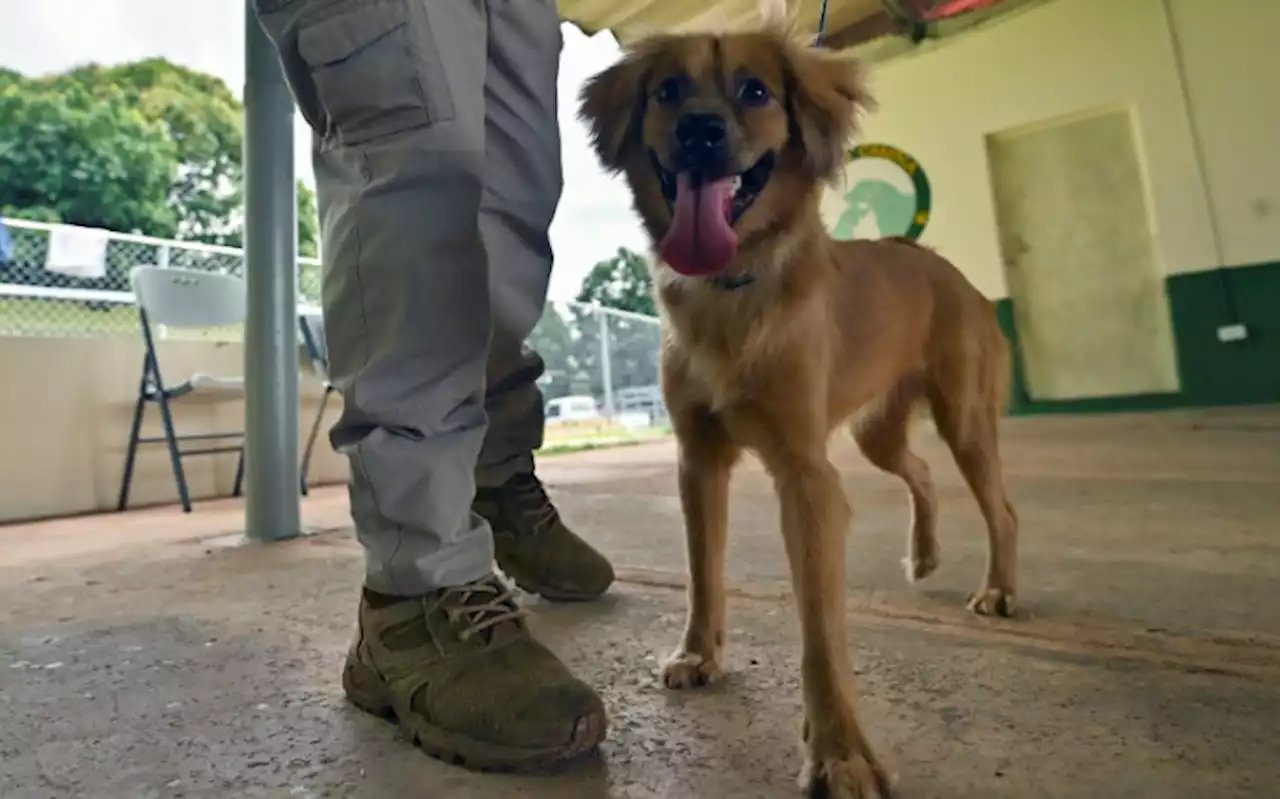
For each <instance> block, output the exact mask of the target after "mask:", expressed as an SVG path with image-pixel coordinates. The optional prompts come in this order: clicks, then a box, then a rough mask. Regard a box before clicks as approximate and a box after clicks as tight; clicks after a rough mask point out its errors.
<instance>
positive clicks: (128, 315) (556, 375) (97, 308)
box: [0, 219, 666, 438]
mask: <svg viewBox="0 0 1280 799" xmlns="http://www.w3.org/2000/svg"><path fill="white" fill-rule="evenodd" d="M4 224H5V226H6V227H7V228H8V230H9V234H10V237H11V238H12V243H13V254H12V257H11V258H10V259H9V261H8V262H7V263H2V264H0V337H9V338H12V337H38V338H50V337H63V338H66V337H71V338H98V337H102V336H121V335H124V336H137V335H139V329H140V328H139V325H138V316H137V311H136V309H135V307H134V300H133V293H132V291H131V290H130V287H129V270H130V269H132V268H133V267H135V266H137V265H139V264H154V265H157V266H172V267H183V268H188V269H207V270H209V271H215V272H225V273H230V274H234V275H243V273H244V253H243V252H242V251H241V250H238V249H234V248H231V247H217V246H213V245H208V244H200V243H197V242H185V241H171V240H168V239H157V238H152V237H149V236H133V235H126V234H121V233H110V234H109V235H108V240H107V250H106V264H105V270H104V271H103V272H102V274H100V275H95V276H92V277H84V276H77V275H68V274H65V273H63V272H57V271H50V270H49V269H47V268H46V259H47V255H48V251H49V241H50V236H51V234H52V233H53V231H54V230H56V229H57V228H58V227H60V226H58V225H50V224H45V223H40V222H28V221H24V220H16V219H12V220H11V219H5V220H4ZM298 294H299V298H298V299H299V303H300V304H302V305H307V306H318V305H319V304H320V263H319V261H318V260H316V259H314V258H299V259H298ZM238 336H239V331H219V332H218V334H217V337H218V338H219V339H225V338H228V337H229V338H232V339H234V338H238ZM205 338H207V336H205ZM529 343H530V345H532V346H533V347H534V349H536V350H537V351H538V353H539V354H540V355H541V356H542V358H543V360H544V361H545V363H546V371H545V373H544V374H543V376H542V378H541V380H540V381H539V382H540V383H541V385H542V389H543V394H544V395H545V397H546V399H547V401H548V404H547V414H548V425H549V426H556V427H560V428H564V429H567V430H574V429H581V430H582V435H583V437H584V438H590V437H593V436H595V435H598V434H604V435H607V434H609V430H612V429H614V428H616V427H618V426H619V425H621V426H625V427H627V428H640V429H644V428H653V427H655V426H656V427H661V426H664V425H665V422H666V413H665V410H664V409H663V407H662V402H661V399H660V398H659V395H658V389H657V385H658V350H659V328H658V320H657V319H655V318H653V317H649V316H644V315H641V314H633V313H627V312H624V311H618V310H615V309H612V308H601V307H598V306H591V305H584V304H581V303H572V302H568V303H550V304H548V306H547V309H546V312H545V313H544V314H543V317H542V320H541V321H540V322H539V324H538V327H537V328H536V329H535V330H534V332H533V335H531V336H530V339H529Z"/></svg>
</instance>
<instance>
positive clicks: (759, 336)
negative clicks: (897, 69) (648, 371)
mask: <svg viewBox="0 0 1280 799" xmlns="http://www.w3.org/2000/svg"><path fill="white" fill-rule="evenodd" d="M869 103H870V100H869V98H868V97H867V95H866V94H865V93H864V90H863V86H862V81H861V74H860V69H859V66H858V65H857V64H856V63H855V62H854V61H853V60H851V59H850V58H849V57H848V56H847V55H842V54H838V53H832V52H829V51H825V50H821V49H817V48H812V47H806V46H802V45H799V44H797V43H796V42H795V41H794V40H793V39H792V37H791V36H790V35H789V34H788V33H787V32H786V31H784V30H778V31H776V32H773V31H771V30H766V31H763V32H758V33H745V34H726V35H712V34H705V35H678V36H658V37H654V38H650V39H648V40H646V41H644V42H642V43H640V44H638V45H636V46H635V47H634V48H632V49H630V51H629V52H628V53H627V54H626V55H625V57H624V58H623V59H622V60H621V61H619V62H618V63H617V64H615V65H614V66H612V67H611V68H609V69H608V70H606V71H604V72H603V73H601V74H599V75H597V76H596V77H595V78H593V79H592V80H591V81H590V82H589V83H588V85H587V86H586V87H585V88H584V90H583V94H582V116H583V118H584V119H585V120H586V121H587V122H588V123H589V124H590V126H591V130H592V133H593V139H594V141H593V144H594V147H595V149H596V151H597V154H598V155H599V156H600V159H601V161H602V162H603V164H604V165H605V166H606V167H607V168H608V169H610V170H612V171H615V172H622V173H623V174H624V175H625V176H626V179H627V181H628V183H629V185H630V187H631V190H632V192H633V194H634V196H635V204H636V208H637V210H638V211H639V213H640V215H641V217H642V218H643V221H644V224H645V226H646V228H647V230H648V232H649V234H650V235H651V236H652V238H653V240H654V242H655V244H656V245H657V249H658V252H659V253H660V255H661V262H660V263H659V264H658V265H657V266H656V267H655V275H654V277H655V283H656V286H657V295H658V300H659V305H660V307H661V310H662V316H663V319H664V324H663V329H664V332H663V349H662V384H663V394H664V397H665V399H666V403H667V408H668V410H669V412H670V414H671V419H672V422H673V426H674V429H675V433H676V436H677V438H678V441H679V451H680V456H679V489H680V499H681V503H682V506H683V510H684V516H685V527H686V536H687V541H688V561H689V570H690V585H689V609H688V618H687V622H686V627H685V631H684V638H683V640H682V641H681V644H680V648H679V649H678V651H677V652H676V653H675V654H674V655H673V656H672V657H671V659H670V660H669V661H668V662H667V663H666V666H665V669H664V672H663V679H664V681H665V682H666V684H667V685H668V686H669V687H672V688H684V687H688V686H696V685H704V684H706V683H707V682H709V681H711V680H713V679H714V678H716V677H717V676H718V675H719V674H721V671H722V667H723V663H724V646H725V597H724V553H725V538H726V533H727V529H726V527H727V521H728V520H727V510H728V507H727V506H728V485H729V473H730V470H731V469H732V467H733V465H734V463H735V462H736V461H737V460H738V457H739V454H740V451H741V450H742V449H744V448H746V449H750V450H752V451H754V452H756V453H757V454H758V455H759V456H760V458H761V460H762V461H763V463H764V464H765V466H766V467H767V468H768V470H769V472H770V474H771V475H772V477H773V480H774V483H775V486H776V489H777V492H778V497H779V500H780V503H781V507H782V519H781V522H782V533H783V537H784V538H785V541H786V551H787V555H788V558H789V561H790V566H791V583H792V588H793V590H794V591H795V596H796V599H797V602H798V605H799V612H800V623H801V635H802V639H803V659H802V664H803V665H802V681H803V691H804V704H805V724H804V736H803V737H804V746H805V755H806V757H805V766H804V769H803V772H802V774H801V782H802V785H803V787H804V788H805V789H806V790H807V791H808V792H809V795H811V796H831V797H873V796H888V795H889V792H890V786H889V779H888V777H887V774H886V772H885V770H884V768H883V767H882V766H881V765H880V763H879V761H878V760H877V758H876V757H875V755H874V753H873V752H872V749H871V747H870V745H869V744H868V742H867V739H866V737H865V736H864V734H863V731H862V729H861V728H860V726H859V724H858V720H857V716H856V713H855V691H854V679H853V667H852V664H851V661H850V656H849V650H848V641H847V638H846V632H845V585H844V576H845V575H844V564H845V544H844V540H845V534H846V531H847V528H848V525H849V520H850V508H849V505H848V502H847V501H846V499H845V496H844V493H843V491H842V489H841V485H840V477H839V475H838V474H837V472H836V470H835V468H834V467H833V466H832V465H831V463H830V461H829V460H828V457H827V440H828V438H829V436H830V434H831V432H832V431H833V430H835V429H836V428H837V427H840V426H842V425H848V426H849V427H850V429H851V430H852V432H853V435H854V437H855V438H856V440H857V443H858V445H859V447H860V448H861V450H862V452H863V453H864V454H865V455H866V457H867V458H868V459H869V460H870V461H871V462H872V463H874V464H875V465H876V466H878V467H879V468H881V469H883V470H884V471H886V472H889V473H891V474H894V475H897V476H898V477H899V478H901V479H902V480H903V481H904V482H905V483H906V485H907V487H908V488H909V489H910V495H911V506H912V525H911V532H910V544H909V549H908V557H907V561H906V564H907V574H908V577H909V578H910V579H912V580H917V579H920V578H923V577H926V576H927V575H929V574H930V573H931V572H933V570H934V569H936V568H937V566H938V544H937V541H936V539H935V537H934V526H935V516H936V513H935V500H934V492H933V485H932V482H931V480H930V477H929V469H928V466H927V465H926V464H925V463H924V461H922V460H921V459H920V458H919V457H917V456H916V455H914V454H913V453H912V452H911V451H910V449H909V448H908V444H907V439H908V428H909V426H910V419H911V416H912V415H913V410H914V408H915V407H916V406H917V405H921V404H925V403H927V405H928V408H929V409H930V411H931V412H932V415H933V418H934V421H935V424H936V425H937V428H938V430H939V432H940V433H941V435H942V437H943V438H944V439H945V440H946V441H947V443H948V444H949V445H950V447H951V451H952V452H953V453H954V455H955V458H956V461H957V463H958V464H959V467H960V469H961V471H962V472H963V473H964V476H965V478H966V479H967V480H968V483H969V485H970V487H971V488H972V489H973V493H974V494H975V495H976V497H977V499H978V503H979V505H980V506H981V508H982V512H983V515H984V517H985V519H986V523H987V528H988V531H989V544H990V547H989V555H988V564H987V569H986V575H985V578H984V579H983V582H982V585H981V586H980V587H979V589H978V591H977V592H976V593H975V594H974V595H973V596H972V598H971V599H970V600H969V608H970V609H971V610H972V611H973V612H975V613H979V614H984V615H1010V614H1012V612H1013V607H1014V594H1015V589H1016V573H1015V571H1016V564H1015V561H1016V557H1017V519H1016V516H1015V514H1014V511H1013V508H1012V506H1011V505H1010V504H1009V502H1008V500H1007V499H1006V498H1005V489H1004V485H1003V482H1002V478H1001V473H1000V457H999V454H998V451H997V443H996V433H997V425H998V422H999V419H1000V417H1001V415H1002V413H1003V403H1004V398H1005V394H1006V390H1007V373H1008V369H1009V354H1008V346H1007V343H1006V341H1005V339H1004V336H1003V334H1002V333H1001V331H1000V329H999V327H998V325H997V323H996V319H995V315H994V311H993V307H992V304H991V303H990V302H989V301H988V300H987V299H986V298H985V297H984V296H983V295H982V294H981V293H979V292H978V291H977V289H975V288H974V287H973V286H972V285H971V284H970V283H969V282H968V281H967V280H966V279H965V277H964V276H963V275H962V274H961V273H960V272H959V271H958V270H957V269H956V268H955V267H954V266H952V265H951V264H950V263H949V262H947V261H946V260H944V259H943V258H941V257H940V256H938V255H936V254H934V253H933V252H932V251H930V250H928V249H926V248H924V247H921V246H919V245H917V244H915V243H913V242H911V241H909V240H905V239H887V240H883V241H834V240H832V239H831V238H830V237H829V236H828V235H827V232H826V230H825V228H824V226H823V223H822V221H821V219H820V218H819V213H818V201H819V195H820V192H821V188H822V186H823V184H824V183H826V182H828V181H831V180H833V179H834V178H836V177H837V176H838V174H839V172H840V170H841V165H842V164H843V152H844V149H845V147H846V145H847V143H848V142H849V140H850V139H851V137H852V136H853V134H854V133H855V130H856V119H857V114H858V112H859V110H860V109H861V108H865V107H867V106H868V105H869Z"/></svg>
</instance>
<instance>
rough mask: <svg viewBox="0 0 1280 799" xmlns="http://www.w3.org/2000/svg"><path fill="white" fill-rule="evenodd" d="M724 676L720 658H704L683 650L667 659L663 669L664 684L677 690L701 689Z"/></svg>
mask: <svg viewBox="0 0 1280 799" xmlns="http://www.w3.org/2000/svg"><path fill="white" fill-rule="evenodd" d="M722 676H724V669H723V668H722V667H721V666H720V659H719V658H718V657H703V656H702V655H699V654H698V653H696V652H687V651H685V650H681V651H679V652H677V653H675V654H674V655H672V656H671V657H670V658H668V659H667V662H666V665H664V666H663V667H662V683H663V685H666V686H667V687H668V688H673V689H676V690H680V689H684V688H701V687H703V686H705V685H710V684H711V683H713V682H715V681H716V680H718V679H720V678H721V677H722Z"/></svg>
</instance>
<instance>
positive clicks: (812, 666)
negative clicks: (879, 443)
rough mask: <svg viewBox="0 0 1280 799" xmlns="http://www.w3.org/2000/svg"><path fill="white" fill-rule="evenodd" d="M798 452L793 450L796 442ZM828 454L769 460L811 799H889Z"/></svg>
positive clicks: (845, 512) (843, 512) (804, 774)
mask: <svg viewBox="0 0 1280 799" xmlns="http://www.w3.org/2000/svg"><path fill="white" fill-rule="evenodd" d="M791 446H793V447H794V443H791ZM824 449H825V448H824V447H821V446H820V445H817V444H816V443H815V446H814V447H811V448H805V449H804V450H791V451H789V452H788V451H781V452H773V453H766V458H765V460H766V463H767V464H768V466H769V468H770V471H771V472H772V473H773V475H774V480H775V482H776V484H777V489H778V498H779V500H780V503H781V506H782V533H783V537H784V538H785V540H786V548H787V558H788V560H789V561H790V564H791V585H792V589H793V590H794V591H795V595H796V600H797V604H798V606H799V611H800V634H801V638H802V646H803V652H802V655H801V681H802V688H803V691H804V706H805V724H804V735H803V738H804V743H803V745H804V751H805V762H804V767H803V769H802V771H801V774H800V784H801V787H802V788H803V789H804V790H805V792H806V795H807V796H813V797H818V796H823V797H833V799H874V798H875V797H879V798H880V799H888V797H890V795H891V792H890V782H889V778H888V775H887V773H886V772H885V770H884V768H883V767H882V766H881V765H880V763H879V761H878V760H877V759H876V757H875V754H874V753H873V752H872V750H871V746H870V745H869V744H868V743H867V739H866V737H865V736H864V735H863V732H862V727H861V726H860V725H859V723H858V717H857V712H856V708H855V706H856V701H857V700H856V691H855V689H854V678H853V663H852V661H851V660H850V657H849V648H848V641H847V638H846V627H845V624H846V622H845V577H844V568H845V566H844V555H845V544H844V542H845V535H846V533H847V528H848V525H849V520H850V517H851V515H852V514H851V512H850V509H849V504H848V501H847V500H846V499H845V496H844V491H843V490H842V488H841V486H840V478H839V475H838V474H837V473H836V470H835V468H834V467H833V466H832V465H831V464H830V462H828V460H827V458H826V453H825V451H824Z"/></svg>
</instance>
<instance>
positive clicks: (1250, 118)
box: [862, 0, 1280, 297]
mask: <svg viewBox="0 0 1280 799" xmlns="http://www.w3.org/2000/svg"><path fill="white" fill-rule="evenodd" d="M1173 5H1174V12H1175V13H1174V14H1173V19H1175V20H1176V21H1177V24H1178V26H1179V28H1191V29H1194V30H1191V31H1186V30H1183V31H1182V32H1181V33H1180V36H1179V39H1180V40H1181V45H1182V49H1183V50H1184V51H1185V57H1186V62H1187V64H1188V65H1189V67H1190V69H1191V75H1190V79H1189V80H1188V83H1189V85H1190V87H1191V95H1192V98H1193V103H1192V105H1191V107H1190V108H1189V107H1188V103H1187V102H1186V100H1185V99H1184V98H1185V96H1186V95H1185V94H1184V90H1183V83H1182V81H1181V80H1180V78H1179V74H1180V73H1179V70H1178V68H1177V57H1176V52H1177V49H1176V48H1175V44H1174V42H1175V38H1174V37H1173V36H1172V35H1171V28H1170V24H1169V17H1168V16H1167V15H1166V14H1165V11H1164V4H1163V2H1162V0H1052V1H1051V2H1046V3H1043V4H1040V5H1035V6H1032V7H1030V8H1029V9H1027V10H1024V11H1020V12H1016V13H1014V14H1012V15H1011V16H1010V17H1009V18H1008V19H1006V20H1004V21H1002V22H999V23H998V24H995V25H992V26H989V27H986V28H982V29H976V30H973V31H970V32H968V33H965V34H963V35H961V36H958V37H956V38H955V39H953V40H951V41H948V42H945V43H943V44H941V45H932V44H931V45H926V46H924V47H922V48H921V50H919V51H917V52H915V53H912V54H910V55H907V56H902V57H899V58H896V59H894V60H892V61H889V62H887V63H885V64H882V65H875V66H873V67H872V71H871V76H870V78H871V88H872V91H873V93H874V94H875V95H876V97H877V99H878V101H879V104H880V107H879V110H878V111H876V112H874V113H873V114H871V115H870V116H869V117H868V118H867V120H866V122H865V134H864V136H863V137H862V140H863V141H875V142H885V143H889V144H893V145H896V146H898V147H901V148H902V149H904V150H906V151H907V152H909V153H911V154H912V155H913V156H915V157H916V158H917V159H919V160H920V161H921V162H922V164H923V165H924V168H925V169H926V170H927V172H928V175H929V177H930V180H931V182H932V184H933V195H934V204H933V216H932V219H931V221H930V223H929V227H928V228H927V230H926V231H925V235H924V240H925V241H926V242H928V243H930V244H933V245H935V246H937V247H938V248H939V249H940V250H941V251H942V252H943V253H944V254H945V255H947V256H948V257H950V258H952V259H953V260H954V261H955V262H956V263H957V264H958V265H959V266H960V267H961V268H962V269H963V270H964V271H965V272H966V273H967V274H968V275H969V276H970V277H971V279H973V280H974V282H975V283H976V284H977V285H978V287H979V288H980V289H982V290H983V291H984V292H986V293H987V294H988V295H989V296H992V297H1003V296H1007V288H1006V286H1005V279H1004V275H1003V268H1002V266H1001V260H1000V250H999V244H998V237H997V234H996V223H995V212H994V206H993V199H992V189H991V184H990V178H989V175H988V169H987V161H986V158H987V155H986V137H987V135H988V134H991V133H996V132H1000V131H1007V130H1010V129H1013V128H1018V127H1025V126H1033V125H1038V124H1044V123H1050V122H1054V121H1056V120H1058V119H1060V118H1063V117H1067V116H1071V115H1074V114H1079V113H1087V112H1089V111H1091V110H1097V109H1099V108H1104V107H1113V108H1118V107H1127V108H1130V109H1131V110H1132V112H1133V115H1134V118H1135V124H1136V127H1137V136H1138V151H1139V155H1140V158H1141V161H1142V166H1143V169H1144V174H1145V177H1146V181H1147V184H1148V193H1149V197H1148V205H1149V214H1150V217H1151V223H1152V230H1153V234H1154V236H1155V239H1156V248H1155V251H1156V260H1157V265H1158V268H1159V269H1160V270H1161V271H1162V272H1164V273H1166V274H1172V273H1178V272H1186V271H1196V270H1201V269H1208V268H1213V267H1216V266H1219V265H1222V264H1223V263H1224V262H1225V263H1228V264H1235V263H1247V262H1251V261H1254V262H1256V261H1262V260H1267V259H1275V258H1280V225H1278V224H1277V221H1280V199H1278V198H1277V192H1278V191H1280V149H1277V147H1276V146H1275V144H1274V142H1275V141H1276V140H1277V137H1278V136H1280V111H1278V110H1277V104H1278V103H1280V99H1277V98H1280V89H1277V88H1276V83H1277V81H1280V77H1278V76H1280V48H1277V47H1275V46H1274V45H1272V44H1271V43H1270V42H1268V38H1269V37H1270V36H1273V35H1274V34H1275V31H1277V30H1280V2H1271V0H1174V3H1173ZM1219 14H1221V16H1220V17H1219V16H1218V15H1219ZM1242 34H1243V39H1240V40H1239V41H1237V42H1231V41H1229V39H1230V38H1231V37H1240V36H1241V35H1242ZM1224 54H1225V55H1224ZM1237 81H1243V82H1244V83H1245V84H1246V85H1247V88H1237V89H1231V88H1230V85H1231V84H1232V83H1233V82H1237ZM1267 87H1270V88H1267ZM1191 108H1194V109H1195V110H1196V114H1197V122H1198V124H1199V128H1200V131H1201V133H1202V134H1204V135H1205V148H1204V149H1205V153H1206V155H1205V163H1204V170H1203V171H1202V169H1201V162H1200V159H1199V158H1198V156H1197V149H1196V146H1195V140H1194V138H1193V133H1192V124H1191V120H1192V116H1191V114H1192V110H1191ZM1241 131H1247V133H1241ZM1268 139H1270V140H1271V142H1272V144H1271V146H1270V147H1269V148H1268V147H1267V146H1264V145H1265V144H1266V143H1267V141H1268ZM1259 156H1261V157H1262V161H1261V162H1251V159H1256V158H1257V157H1259ZM1206 179H1207V180H1208V181H1210V183H1211V185H1212V186H1213V191H1212V198H1213V203H1212V208H1216V209H1217V211H1218V215H1217V217H1214V216H1212V215H1211V204H1210V201H1209V198H1208V197H1207V196H1206V193H1205V191H1204V184H1205V180H1206ZM1215 219H1216V221H1217V226H1218V229H1219V231H1220V232H1221V236H1220V239H1221V241H1222V242H1223V243H1222V244H1221V246H1219V244H1218V241H1219V237H1215V231H1214V225H1213V221H1214V220H1215ZM1070 223H1071V220H1070V219H1069V218H1064V219H1063V224H1064V225H1070ZM1219 250H1221V251H1222V252H1221V253H1219Z"/></svg>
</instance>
